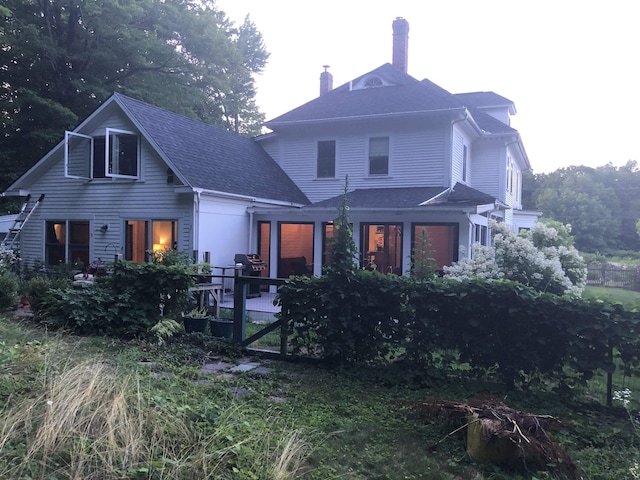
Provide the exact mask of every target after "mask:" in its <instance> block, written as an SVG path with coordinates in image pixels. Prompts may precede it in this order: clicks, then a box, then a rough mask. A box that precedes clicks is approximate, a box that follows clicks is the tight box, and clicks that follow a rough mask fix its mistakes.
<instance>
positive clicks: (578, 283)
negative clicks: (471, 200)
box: [444, 222, 587, 296]
mask: <svg viewBox="0 0 640 480" xmlns="http://www.w3.org/2000/svg"><path fill="white" fill-rule="evenodd" d="M490 226H491V234H492V237H493V247H488V246H482V245H479V244H474V245H473V246H472V255H471V258H463V259H461V260H460V261H458V262H456V263H455V264H453V265H452V266H450V267H444V271H445V277H446V278H455V279H459V280H463V279H469V278H473V277H475V278H483V279H498V278H505V279H508V280H513V281H516V282H520V283H523V284H525V285H528V286H530V287H532V288H535V289H536V290H539V291H544V292H550V293H555V294H557V295H564V294H570V295H576V296H579V295H581V294H582V291H583V290H584V287H585V285H586V275H587V272H586V268H585V263H584V261H583V260H582V258H581V257H580V255H579V254H578V251H577V250H576V249H575V248H573V247H570V246H566V245H564V243H565V241H564V240H563V239H562V238H561V236H560V235H558V231H557V230H556V229H554V228H552V227H548V226H546V225H544V224H542V223H540V224H538V223H537V224H536V225H535V226H534V228H532V229H531V231H530V232H528V233H527V234H525V235H516V234H515V233H514V232H513V231H512V230H511V229H510V228H509V227H508V226H507V225H505V224H504V223H497V222H491V225H490ZM534 240H535V242H534ZM536 243H538V244H539V245H540V246H538V245H536Z"/></svg>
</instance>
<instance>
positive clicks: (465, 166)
mask: <svg viewBox="0 0 640 480" xmlns="http://www.w3.org/2000/svg"><path fill="white" fill-rule="evenodd" d="M462 181H463V182H465V183H468V182H469V149H468V148H467V146H466V145H463V146H462Z"/></svg>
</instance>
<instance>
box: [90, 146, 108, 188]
mask: <svg viewBox="0 0 640 480" xmlns="http://www.w3.org/2000/svg"><path fill="white" fill-rule="evenodd" d="M105 150H106V147H105V138H104V137H96V138H94V139H93V178H105V177H106V176H107V174H106V172H105V169H104V165H105V162H104V151H105Z"/></svg>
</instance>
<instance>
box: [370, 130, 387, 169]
mask: <svg viewBox="0 0 640 480" xmlns="http://www.w3.org/2000/svg"><path fill="white" fill-rule="evenodd" d="M369 175H389V137H372V138H370V139H369Z"/></svg>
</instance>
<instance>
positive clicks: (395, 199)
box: [304, 183, 496, 210]
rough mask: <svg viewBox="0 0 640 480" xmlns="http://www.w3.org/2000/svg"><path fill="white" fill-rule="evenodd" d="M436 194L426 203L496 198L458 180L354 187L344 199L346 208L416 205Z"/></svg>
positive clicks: (335, 204) (336, 202)
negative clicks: (441, 184)
mask: <svg viewBox="0 0 640 480" xmlns="http://www.w3.org/2000/svg"><path fill="white" fill-rule="evenodd" d="M441 194H442V195H441ZM439 195H441V196H439ZM436 197H437V199H436V200H435V201H433V202H431V203H429V204H428V205H429V206H438V207H443V206H460V207H463V206H474V205H485V204H488V203H494V202H496V199H495V198H494V197H492V196H491V195H487V194H485V193H482V192H480V191H478V190H475V189H473V188H471V187H468V186H466V185H464V184H461V183H457V184H456V185H455V187H454V188H453V189H452V190H448V189H446V188H443V187H410V188H367V189H357V190H353V191H351V192H348V193H347V199H346V201H347V205H349V207H350V208H356V209H357V208H373V209H375V208H379V209H387V208H395V209H401V208H415V207H419V206H421V204H422V203H424V202H426V201H428V200H431V199H434V198H436ZM342 200H343V199H342V195H338V196H335V197H332V198H329V199H327V200H323V201H321V202H317V203H314V204H313V205H310V206H307V207H304V208H305V209H307V210H313V209H316V208H317V209H320V208H323V209H324V208H339V207H340V206H341V205H342Z"/></svg>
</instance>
